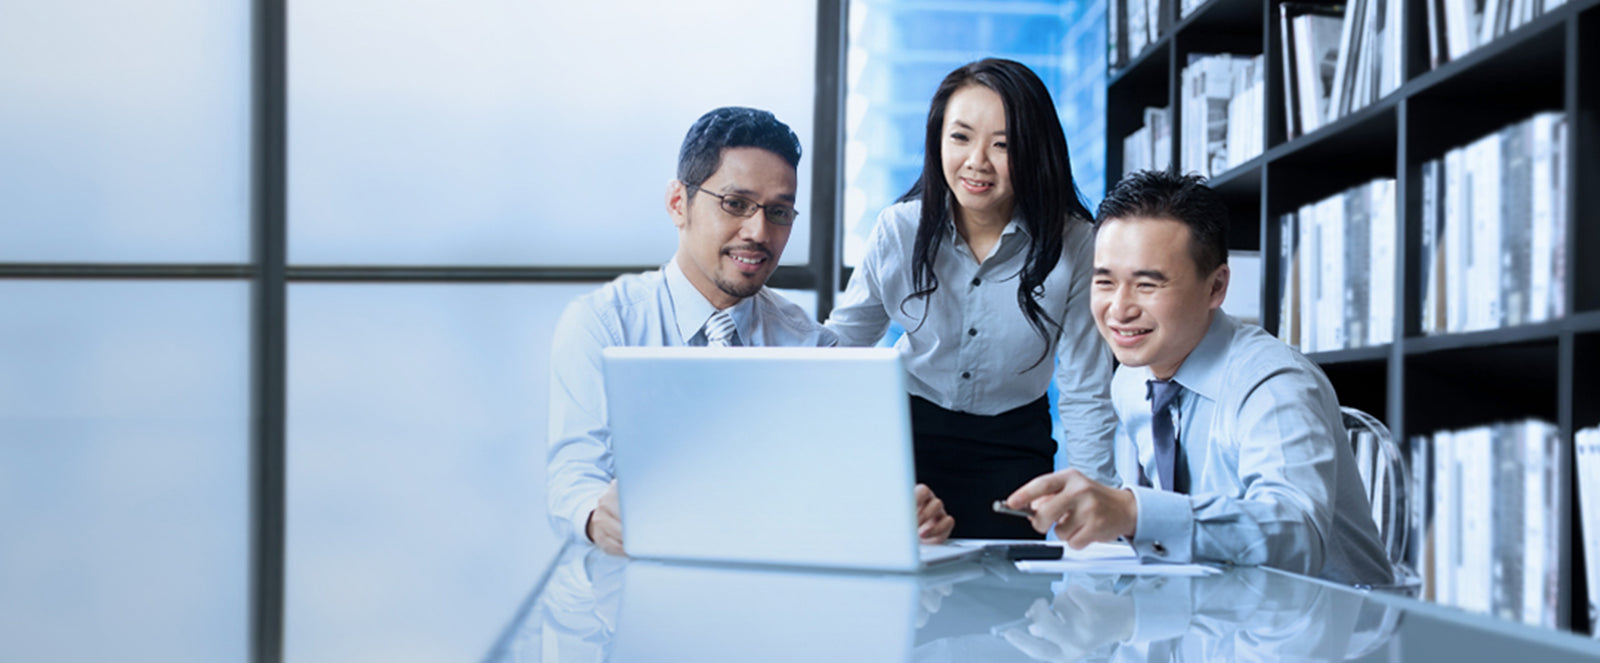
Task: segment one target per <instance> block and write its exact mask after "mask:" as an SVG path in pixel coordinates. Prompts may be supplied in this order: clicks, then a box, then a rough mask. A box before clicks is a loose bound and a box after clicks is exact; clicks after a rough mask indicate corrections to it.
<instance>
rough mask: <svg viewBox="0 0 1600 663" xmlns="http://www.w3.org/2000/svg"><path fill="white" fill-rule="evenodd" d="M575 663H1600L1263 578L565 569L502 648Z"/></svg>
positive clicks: (1559, 645) (1590, 656) (1424, 613)
mask: <svg viewBox="0 0 1600 663" xmlns="http://www.w3.org/2000/svg"><path fill="white" fill-rule="evenodd" d="M488 660H489V661H494V662H496V663H513V662H516V663H531V662H541V663H558V662H559V663H566V662H569V661H1000V662H1004V661H1233V660H1262V661H1282V660H1306V661H1343V660H1355V661H1438V660H1472V661H1489V660H1495V661H1500V660H1527V661H1595V660H1600V643H1597V642H1594V641H1591V640H1587V639H1584V638H1582V637H1579V636H1576V635H1573V634H1571V633H1564V632H1554V631H1549V630H1545V629H1537V628H1533V627H1529V626H1524V625H1521V624H1517V623H1512V622H1505V621H1501V620H1497V619H1494V618H1491V617H1487V616H1482V615H1473V614H1468V613H1465V612H1461V611H1458V610H1454V609H1451V608H1447V607H1441V606H1437V605H1433V604H1428V603H1424V602H1420V601H1416V600H1413V599H1411V598H1408V597H1406V596H1404V595H1403V594H1400V593H1395V592H1383V591H1358V590H1355V589H1351V588H1347V587H1341V586H1337V585H1333V584H1329V583H1325V582H1322V581H1319V580H1313V579H1308V578H1304V577H1301V576H1296V575H1293V574H1289V573H1284V572H1280V571H1275V570H1272V569H1264V568H1245V567H1240V568H1225V569H1223V570H1222V571H1221V572H1220V573H1217V574H1214V575H1206V576H1178V575H1142V576H1130V575H1100V574H1080V573H1069V574H1065V575H1063V574H1060V573H1055V574H1030V573H1022V572H1019V571H1018V570H1017V569H1016V568H1015V566H1014V565H1013V564H1012V563H1011V562H1009V561H1006V560H1005V559H1002V558H1000V556H998V555H986V556H984V557H981V558H978V559H975V560H968V561H963V562H959V563H955V564H951V565H947V566H944V567H940V568H937V569H935V570H932V571H928V572H924V573H919V574H885V573H849V572H837V571H817V570H805V569H782V568H774V567H758V566H729V565H699V564H685V563H667V562H655V561H647V560H629V559H626V558H622V557H615V556H611V555H607V554H605V553H603V552H600V551H599V550H597V549H595V548H593V547H591V546H586V545H569V546H567V547H566V549H564V550H563V551H562V553H561V554H560V555H559V556H557V558H556V560H555V561H554V563H553V565H552V567H551V569H550V570H549V572H548V573H547V575H546V577H545V579H544V580H543V581H542V583H541V585H540V587H538V588H537V589H536V590H535V591H534V593H533V594H532V595H531V596H530V597H529V599H528V601H527V602H526V603H525V604H524V605H523V607H522V609H521V611H520V612H519V613H518V614H517V615H516V616H515V617H514V618H513V619H512V620H511V622H510V624H509V626H508V627H507V628H506V629H505V630H504V632H503V633H502V634H501V637H500V639H499V641H498V642H497V643H495V645H494V647H493V648H492V650H491V652H490V655H489V657H488Z"/></svg>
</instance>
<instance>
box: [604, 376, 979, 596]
mask: <svg viewBox="0 0 1600 663" xmlns="http://www.w3.org/2000/svg"><path fill="white" fill-rule="evenodd" d="M602 361H603V364H604V371H605V390H606V401H607V407H608V409H609V412H610V424H611V439H612V448H613V451H614V454H615V455H614V458H613V460H614V463H615V470H616V476H617V490H618V502H619V507H620V509H621V512H622V531H623V546H624V548H625V549H626V550H627V553H628V554H629V555H630V556H633V557H640V558H653V559H677V560H698V561H714V562H744V563H756V564H779V565H792V566H809V567H823V568H847V569H863V570H880V571H916V570H920V569H921V568H923V567H925V566H926V565H928V564H934V563H942V562H946V561H951V560H954V559H958V558H961V557H965V556H970V555H972V554H976V553H977V552H980V551H981V548H973V547H964V546H952V545H940V546H925V545H921V544H920V543H919V541H918V539H917V523H916V503H915V495H914V486H915V485H916V481H915V476H916V473H915V468H914V465H913V462H912V445H911V417H910V412H909V404H908V400H907V396H906V390H905V369H904V368H902V366H901V363H900V356H899V353H898V352H897V351H895V350H893V349H891V348H748V347H735V348H686V347H675V348H660V347H654V348H638V347H635V348H606V349H605V351H604V353H603V355H602Z"/></svg>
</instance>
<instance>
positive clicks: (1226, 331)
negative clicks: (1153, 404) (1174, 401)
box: [1172, 309, 1239, 401]
mask: <svg viewBox="0 0 1600 663" xmlns="http://www.w3.org/2000/svg"><path fill="white" fill-rule="evenodd" d="M1238 329H1239V321H1238V320H1235V319H1234V318H1233V316H1231V315H1228V314H1227V313H1223V312H1222V310H1221V309H1217V310H1216V311H1214V312H1213V313H1212V314H1211V327H1210V328H1209V329H1207V330H1206V335H1205V337H1204V338H1201V339H1200V343H1199V345H1196V346H1194V350H1193V351H1191V352H1190V353H1189V356H1188V357H1185V358H1184V360H1183V365H1181V366H1179V367H1178V372H1177V373H1176V374H1174V375H1173V376H1172V379H1174V380H1177V381H1178V384H1181V385H1183V387H1184V388H1185V389H1188V390H1189V391H1193V392H1195V393H1197V394H1200V395H1201V396H1204V397H1206V398H1207V399H1210V400H1212V401H1216V400H1218V397H1219V396H1221V395H1222V378H1223V373H1224V372H1225V371H1226V368H1227V367H1226V366H1225V362H1226V358H1227V356H1228V343H1229V342H1230V341H1231V340H1232V339H1233V334H1234V332H1235V331H1237V330H1238Z"/></svg>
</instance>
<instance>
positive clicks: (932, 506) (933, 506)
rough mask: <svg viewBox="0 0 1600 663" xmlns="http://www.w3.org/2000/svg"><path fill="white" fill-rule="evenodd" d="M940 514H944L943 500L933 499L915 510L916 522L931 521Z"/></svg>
mask: <svg viewBox="0 0 1600 663" xmlns="http://www.w3.org/2000/svg"><path fill="white" fill-rule="evenodd" d="M941 513H944V500H941V499H938V498H933V499H930V500H928V501H927V502H925V503H923V504H922V505H920V506H919V507H918V508H917V521H918V522H923V521H928V520H933V519H934V518H936V517H938V515H939V514H941Z"/></svg>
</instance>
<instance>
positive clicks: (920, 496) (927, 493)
mask: <svg viewBox="0 0 1600 663" xmlns="http://www.w3.org/2000/svg"><path fill="white" fill-rule="evenodd" d="M916 496H917V506H918V507H919V508H920V507H922V506H923V505H926V504H927V503H928V502H931V501H933V500H936V499H938V497H936V496H935V495H934V494H933V489H932V488H929V487H928V484H925V483H919V484H917V489H916Z"/></svg>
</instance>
